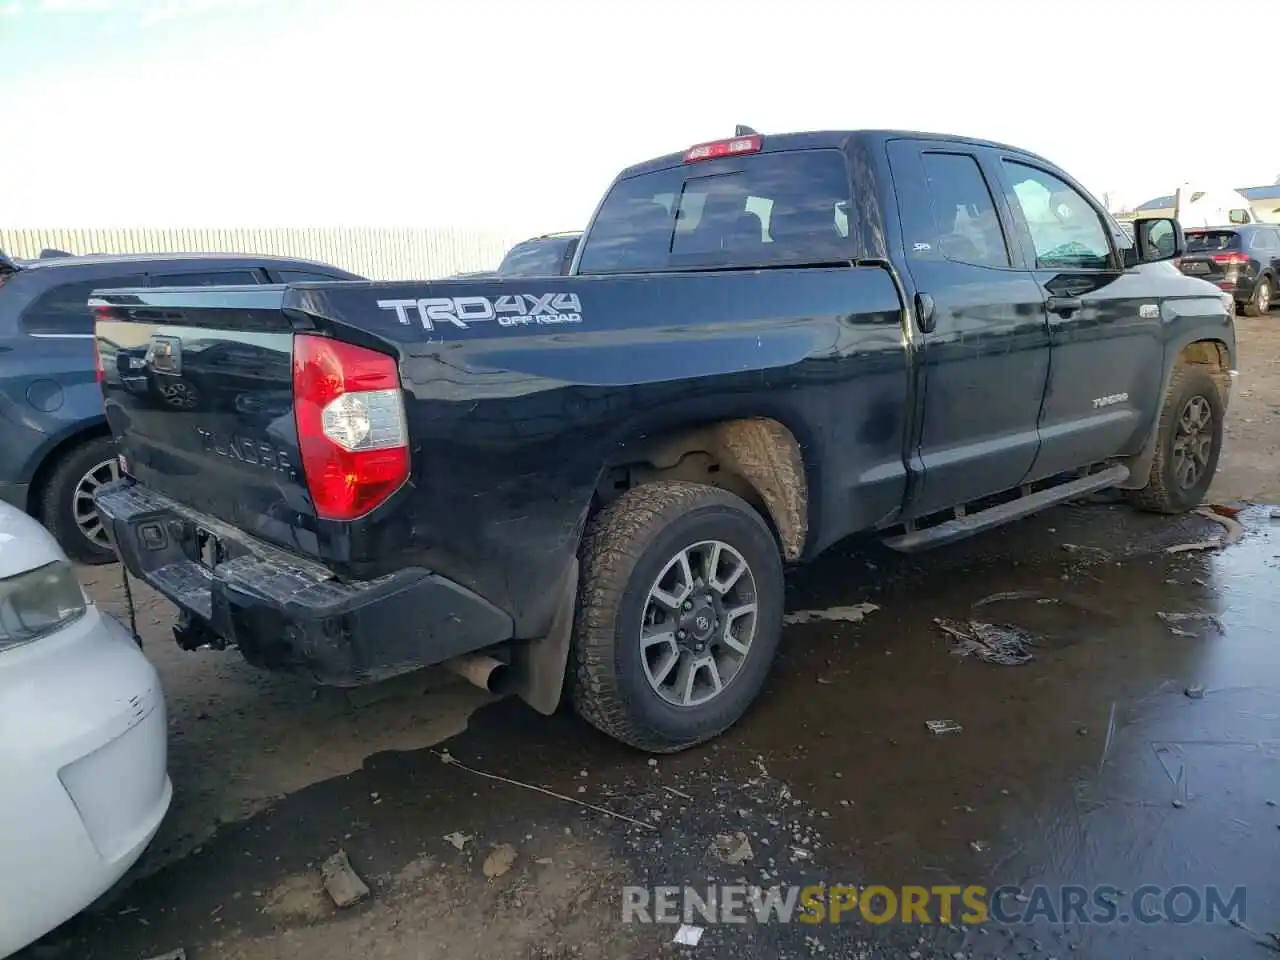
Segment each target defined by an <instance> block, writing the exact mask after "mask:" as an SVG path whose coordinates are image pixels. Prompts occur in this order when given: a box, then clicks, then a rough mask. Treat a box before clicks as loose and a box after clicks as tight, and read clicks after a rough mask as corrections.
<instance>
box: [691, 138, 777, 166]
mask: <svg viewBox="0 0 1280 960" xmlns="http://www.w3.org/2000/svg"><path fill="white" fill-rule="evenodd" d="M763 146H764V140H763V138H761V137H760V136H759V135H758V134H755V135H752V136H750V137H734V138H733V139H732V140H713V141H711V142H710V143H700V144H698V145H697V146H696V147H690V148H689V150H688V152H686V153H685V155H684V162H685V163H697V162H698V161H699V160H715V159H717V158H718V157H736V156H737V155H738V154H740V153H759V152H760V150H761V148H763Z"/></svg>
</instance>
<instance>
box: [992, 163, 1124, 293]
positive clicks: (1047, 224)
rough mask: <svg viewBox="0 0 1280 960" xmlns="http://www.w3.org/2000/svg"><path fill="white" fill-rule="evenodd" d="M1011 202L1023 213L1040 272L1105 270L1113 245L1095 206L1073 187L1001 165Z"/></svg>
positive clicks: (1022, 165) (1045, 174) (1022, 168)
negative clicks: (1008, 185) (1009, 188)
mask: <svg viewBox="0 0 1280 960" xmlns="http://www.w3.org/2000/svg"><path fill="white" fill-rule="evenodd" d="M1003 163H1004V170H1005V174H1006V176H1007V177H1008V178H1009V183H1010V187H1011V192H1012V196H1010V198H1009V201H1010V203H1012V204H1014V205H1015V206H1016V207H1017V209H1019V210H1020V211H1021V213H1022V218H1023V219H1024V220H1025V221H1026V224H1027V229H1028V230H1029V231H1030V234H1031V242H1032V244H1033V245H1034V246H1035V251H1036V268H1037V269H1039V270H1107V269H1111V268H1112V255H1111V243H1110V241H1109V240H1108V238H1107V230H1106V228H1105V227H1104V226H1103V223H1102V218H1101V217H1100V216H1099V215H1098V211H1097V210H1096V209H1094V207H1093V204H1091V203H1090V202H1089V201H1088V200H1086V199H1085V198H1084V196H1083V195H1082V194H1081V193H1080V192H1079V191H1078V190H1076V189H1075V188H1074V187H1072V186H1070V185H1068V184H1067V183H1064V182H1063V181H1062V180H1061V179H1059V178H1058V177H1055V176H1054V175H1053V174H1051V173H1048V172H1047V171H1044V170H1039V169H1037V168H1036V167H1032V166H1028V165H1027V164H1025V163H1018V162H1017V161H1014V160H1005V161H1003Z"/></svg>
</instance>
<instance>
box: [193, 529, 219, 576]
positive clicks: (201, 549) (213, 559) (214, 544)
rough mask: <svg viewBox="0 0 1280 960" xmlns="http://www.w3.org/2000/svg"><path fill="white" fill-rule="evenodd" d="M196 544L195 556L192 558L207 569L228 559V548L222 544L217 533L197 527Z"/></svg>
mask: <svg viewBox="0 0 1280 960" xmlns="http://www.w3.org/2000/svg"><path fill="white" fill-rule="evenodd" d="M194 546H195V550H194V553H195V556H194V557H192V559H193V560H195V561H196V562H197V563H199V564H200V566H202V567H204V568H205V569H206V570H213V568H214V567H216V566H217V565H218V564H219V563H221V562H222V561H223V560H225V559H226V550H225V548H224V547H223V545H222V541H221V540H219V539H218V536H217V534H214V533H212V532H210V531H209V530H206V529H205V528H204V527H201V526H197V527H196V529H195V538H194Z"/></svg>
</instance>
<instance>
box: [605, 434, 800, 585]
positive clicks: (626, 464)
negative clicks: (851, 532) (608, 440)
mask: <svg viewBox="0 0 1280 960" xmlns="http://www.w3.org/2000/svg"><path fill="white" fill-rule="evenodd" d="M677 479H679V480H689V481H691V482H695V483H704V484H706V485H708V486H713V487H718V488H720V489H723V490H727V491H729V492H730V493H735V494H737V495H738V496H740V497H742V498H743V499H744V500H746V501H747V502H748V503H750V504H751V505H752V506H753V507H755V508H756V509H757V510H758V511H759V512H760V514H761V515H762V516H763V517H764V519H765V521H766V522H767V523H768V524H769V525H770V527H771V528H772V529H773V532H774V536H775V537H776V538H777V540H778V545H779V549H780V550H781V552H782V555H783V557H784V559H786V560H787V561H791V562H794V561H796V560H798V559H800V557H801V556H802V555H803V554H804V550H805V546H806V544H807V543H808V542H809V540H810V530H811V527H812V518H811V508H810V505H811V503H812V490H811V487H812V483H811V472H810V471H809V470H808V468H807V466H806V464H805V462H804V457H803V454H802V447H801V444H800V441H799V440H798V439H797V437H796V435H795V433H794V432H793V431H792V430H791V428H790V427H789V426H788V425H787V424H785V423H783V422H782V421H781V420H778V419H776V418H774V417H769V416H751V417H729V418H725V419H722V420H716V421H712V422H707V423H700V424H695V425H686V426H678V427H668V428H666V429H663V430H659V431H656V432H643V433H638V434H636V435H634V436H633V437H632V438H631V439H629V440H628V441H625V442H623V443H621V444H619V445H618V448H617V452H615V453H614V454H613V455H612V456H611V457H609V458H608V459H607V460H606V462H605V464H604V465H603V468H602V470H601V476H600V483H599V484H598V486H597V499H596V504H595V505H594V506H593V510H598V509H600V508H602V507H603V506H604V505H605V504H606V503H608V502H610V501H611V500H612V499H613V498H614V497H616V496H617V495H619V494H621V493H622V492H624V491H625V490H628V489H631V488H633V487H636V486H641V485H643V484H646V483H651V482H654V481H657V480H677Z"/></svg>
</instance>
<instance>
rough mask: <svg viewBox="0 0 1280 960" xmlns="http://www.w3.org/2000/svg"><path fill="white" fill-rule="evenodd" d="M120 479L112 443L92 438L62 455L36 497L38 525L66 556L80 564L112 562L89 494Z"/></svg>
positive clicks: (91, 495)
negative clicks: (43, 528) (37, 502)
mask: <svg viewBox="0 0 1280 960" xmlns="http://www.w3.org/2000/svg"><path fill="white" fill-rule="evenodd" d="M119 479H120V465H119V462H118V461H117V460H116V448H115V441H114V440H112V438H111V437H94V438H93V439H91V440H86V441H85V442H84V443H81V444H79V445H77V446H75V447H72V448H71V449H70V450H68V451H67V452H66V453H64V454H63V455H62V457H61V459H59V460H58V462H57V464H55V465H54V468H53V472H52V473H51V474H49V478H48V480H47V481H46V482H45V485H44V489H43V490H42V491H41V494H40V521H41V522H42V523H43V524H44V525H45V526H46V527H47V528H48V530H49V532H50V533H52V534H53V535H54V537H55V539H57V541H58V542H59V543H60V544H62V549H64V550H66V551H67V554H68V556H70V557H71V558H72V559H73V560H79V561H80V562H81V563H91V564H100V563H110V562H112V561H113V560H115V559H116V552H115V550H114V549H112V546H111V541H110V540H109V539H108V538H107V531H106V528H105V527H103V525H102V520H101V518H100V517H99V516H98V510H97V508H96V507H95V506H94V503H93V492H94V491H95V490H96V489H98V487H100V486H102V485H103V484H104V483H110V482H111V481H112V480H119Z"/></svg>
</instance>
